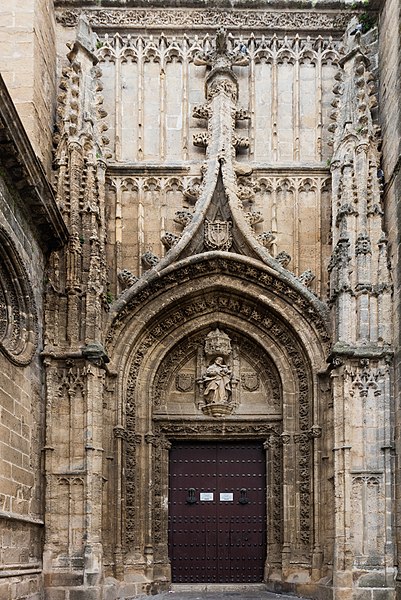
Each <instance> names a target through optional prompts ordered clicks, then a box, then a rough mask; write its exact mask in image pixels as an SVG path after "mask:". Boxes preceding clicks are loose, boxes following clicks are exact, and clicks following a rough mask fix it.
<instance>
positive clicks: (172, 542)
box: [169, 441, 266, 583]
mask: <svg viewBox="0 0 401 600" xmlns="http://www.w3.org/2000/svg"><path fill="white" fill-rule="evenodd" d="M169 555H170V560H171V567H172V580H173V582H175V583H197V582H199V583H205V582H208V583H228V582H232V583H259V582H261V581H263V570H264V563H265V559H266V458H265V451H264V450H263V446H262V444H261V443H259V442H245V441H241V442H221V443H220V442H218V443H217V442H176V443H174V444H173V446H172V448H171V453H170V475H169Z"/></svg>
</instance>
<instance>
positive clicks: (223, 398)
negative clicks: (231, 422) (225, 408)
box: [202, 356, 231, 404]
mask: <svg viewBox="0 0 401 600" xmlns="http://www.w3.org/2000/svg"><path fill="white" fill-rule="evenodd" d="M202 379H203V383H204V384H205V390H204V392H203V395H204V396H205V400H206V402H207V403H208V404H224V403H226V402H228V398H229V395H230V392H231V383H230V382H231V370H230V369H229V367H228V366H227V365H225V364H224V361H223V358H222V357H221V356H218V357H217V358H216V359H215V361H214V363H212V364H211V365H210V366H209V367H208V368H207V369H206V373H205V374H204V375H203V378H202Z"/></svg>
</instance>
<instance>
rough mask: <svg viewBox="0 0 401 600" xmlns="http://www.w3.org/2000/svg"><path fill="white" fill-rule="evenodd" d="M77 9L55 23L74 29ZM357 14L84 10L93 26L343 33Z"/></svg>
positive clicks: (62, 14)
mask: <svg viewBox="0 0 401 600" xmlns="http://www.w3.org/2000/svg"><path fill="white" fill-rule="evenodd" d="M80 14H81V10H80V9H74V8H73V9H65V10H63V9H59V10H58V11H57V14H56V19H57V22H58V23H61V24H62V25H64V26H65V27H75V26H76V24H77V22H78V19H79V16H80ZM355 14H357V13H356V12H351V11H350V12H348V11H347V12H345V11H341V12H338V13H325V12H323V11H322V12H319V11H315V10H314V11H307V12H306V11H303V12H301V11H294V12H290V11H285V12H283V11H277V12H275V11H272V10H253V11H252V10H230V11H222V10H218V9H213V8H209V9H208V10H193V9H192V10H185V9H177V8H174V9H170V10H169V9H163V10H158V9H130V10H128V9H125V10H124V11H122V10H120V9H117V10H113V9H108V10H106V9H94V10H90V11H86V15H87V18H88V20H89V22H90V24H91V25H92V27H110V26H115V27H150V28H152V27H155V28H160V27H171V28H175V27H185V28H196V27H213V28H215V27H216V28H217V27H221V26H223V27H241V28H242V29H244V28H250V29H252V30H254V29H256V28H258V27H260V28H262V29H264V30H265V29H266V28H267V29H273V30H275V29H278V30H283V29H286V30H293V31H299V30H302V29H304V30H321V29H328V30H333V29H334V30H338V31H341V32H342V31H343V30H344V29H345V27H346V26H347V24H348V22H349V21H350V19H351V18H352V16H354V15H355Z"/></svg>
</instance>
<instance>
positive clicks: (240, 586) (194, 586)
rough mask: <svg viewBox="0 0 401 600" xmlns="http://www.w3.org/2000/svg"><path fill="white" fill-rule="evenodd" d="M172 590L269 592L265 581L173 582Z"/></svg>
mask: <svg viewBox="0 0 401 600" xmlns="http://www.w3.org/2000/svg"><path fill="white" fill-rule="evenodd" d="M171 591H172V592H260V591H263V592H267V591H268V590H267V587H266V585H265V584H264V583H173V584H172V585H171Z"/></svg>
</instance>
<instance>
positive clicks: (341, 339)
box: [329, 20, 393, 599]
mask: <svg viewBox="0 0 401 600" xmlns="http://www.w3.org/2000/svg"><path fill="white" fill-rule="evenodd" d="M372 40H373V34H372V33H370V34H367V35H365V36H363V35H362V34H361V27H360V26H359V25H358V23H357V21H355V20H354V21H353V22H351V24H350V27H349V29H348V31H347V32H346V35H345V44H344V52H343V57H342V59H341V60H340V67H341V70H340V72H339V74H338V76H337V77H336V78H337V80H338V82H339V83H338V85H337V86H336V87H335V93H336V95H337V98H336V99H335V100H334V101H333V107H334V109H335V110H334V112H333V114H332V118H333V119H334V121H335V123H334V124H333V125H332V126H331V130H332V131H333V132H334V140H333V146H334V148H333V159H332V162H331V170H332V182H333V204H332V215H333V221H332V232H333V254H332V257H331V262H330V265H329V271H330V302H331V306H332V319H333V325H334V345H333V352H332V366H333V371H332V382H333V393H334V448H333V450H334V482H335V497H336V519H335V553H334V554H335V560H334V574H333V582H334V590H335V592H334V593H335V596H336V597H338V598H342V599H343V598H351V597H353V596H354V595H355V594H357V593H358V592H357V591H356V589H357V588H358V587H363V588H364V589H365V591H367V590H366V588H370V592H369V593H370V594H371V595H372V596H371V597H373V598H375V596H376V594H377V593H378V592H376V591H375V589H374V588H378V587H381V588H382V591H381V592H380V593H381V594H382V595H383V593H385V595H386V597H389V598H390V597H392V595H393V569H392V566H391V565H392V560H393V548H392V544H391V533H390V530H391V526H389V519H388V517H389V514H390V512H389V511H390V509H389V507H390V505H391V498H392V491H391V484H390V481H391V465H390V461H389V458H388V454H387V452H386V451H384V450H383V449H384V448H388V447H389V445H391V437H392V431H391V426H390V420H389V414H390V412H391V401H392V399H391V391H390V389H391V386H390V368H389V364H388V363H389V361H390V357H391V342H392V339H391V332H390V330H389V323H390V322H391V321H390V320H391V284H390V278H389V264H388V257H387V240H386V237H385V235H384V232H383V226H382V215H383V212H382V208H381V197H380V196H381V183H380V179H379V168H380V152H379V143H380V140H379V137H378V136H379V131H378V127H377V126H376V124H375V119H374V115H375V107H376V98H375V96H374V87H375V86H374V78H373V76H372V74H371V73H370V71H369V65H370V57H369V53H371V52H372V51H375V49H374V48H375V47H374V43H373V45H372ZM368 43H370V46H369V48H368V46H367V44H368ZM389 527H390V530H389ZM383 548H384V553H383ZM383 588H384V589H385V590H386V591H385V592H384V590H383Z"/></svg>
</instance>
